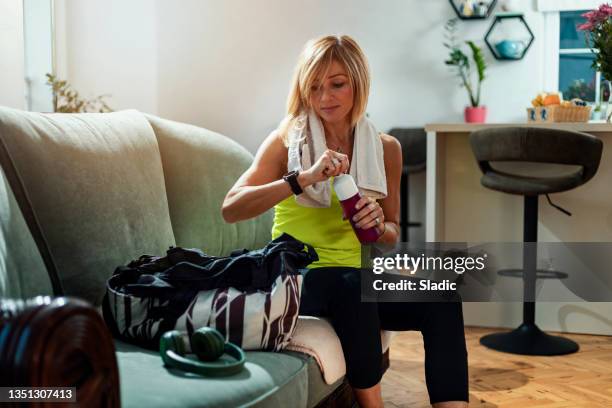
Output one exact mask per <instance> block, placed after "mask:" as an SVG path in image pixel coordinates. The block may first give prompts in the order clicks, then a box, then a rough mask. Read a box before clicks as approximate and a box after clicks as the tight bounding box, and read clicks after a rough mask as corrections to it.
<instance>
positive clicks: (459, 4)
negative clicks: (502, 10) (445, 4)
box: [449, 0, 497, 20]
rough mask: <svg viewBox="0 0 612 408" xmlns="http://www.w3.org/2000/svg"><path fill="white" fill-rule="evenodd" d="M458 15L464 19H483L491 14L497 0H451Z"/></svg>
mask: <svg viewBox="0 0 612 408" xmlns="http://www.w3.org/2000/svg"><path fill="white" fill-rule="evenodd" d="M449 2H450V4H451V6H452V7H453V10H455V13H457V17H459V18H460V19H462V20H482V19H485V18H488V17H489V15H491V11H492V10H493V8H494V7H495V3H497V0H449Z"/></svg>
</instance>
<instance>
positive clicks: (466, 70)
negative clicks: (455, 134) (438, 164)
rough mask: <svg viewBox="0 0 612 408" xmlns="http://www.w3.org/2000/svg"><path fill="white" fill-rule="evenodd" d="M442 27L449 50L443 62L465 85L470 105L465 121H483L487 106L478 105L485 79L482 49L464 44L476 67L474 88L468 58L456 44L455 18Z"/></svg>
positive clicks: (471, 44) (472, 44) (469, 43)
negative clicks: (451, 68) (476, 82)
mask: <svg viewBox="0 0 612 408" xmlns="http://www.w3.org/2000/svg"><path fill="white" fill-rule="evenodd" d="M444 28H445V31H446V33H445V38H446V42H445V43H444V46H445V47H446V48H448V49H449V50H450V54H449V58H448V59H447V60H446V61H444V63H445V64H446V65H449V66H451V67H453V68H454V70H455V71H456V74H457V76H458V77H459V79H460V80H461V86H463V87H465V89H466V90H467V93H468V96H469V98H470V106H467V107H466V108H465V112H464V117H465V121H466V122H468V123H484V122H485V120H486V117H487V107H486V106H481V105H480V89H481V85H482V81H484V79H485V70H486V68H487V65H486V63H485V60H484V57H483V54H482V49H481V48H480V47H478V46H477V45H476V44H474V43H473V42H472V41H466V44H467V45H468V46H469V47H470V50H471V51H472V60H473V62H474V66H475V67H476V74H477V78H478V84H477V85H476V89H474V85H473V81H472V76H473V74H472V66H471V65H470V60H469V58H468V56H467V55H466V54H465V53H464V52H463V51H462V50H461V47H460V46H459V44H457V37H456V32H457V19H455V18H454V19H451V20H449V21H448V22H447V23H446V25H445V26H444Z"/></svg>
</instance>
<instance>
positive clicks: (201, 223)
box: [147, 115, 272, 256]
mask: <svg viewBox="0 0 612 408" xmlns="http://www.w3.org/2000/svg"><path fill="white" fill-rule="evenodd" d="M147 118H148V119H149V122H150V123H151V126H152V127H153V130H154V131H155V135H156V136H157V140H158V142H159V148H160V151H161V157H162V163H163V166H164V176H165V178H166V191H167V193H168V205H169V207H170V217H171V219H172V228H173V230H174V236H175V238H176V243H177V245H179V246H182V247H188V248H200V249H202V250H204V252H206V253H208V254H210V255H215V256H224V255H228V254H229V252H231V251H232V250H234V249H236V248H248V249H255V248H261V247H263V246H265V244H266V243H267V242H269V241H270V239H271V234H270V231H271V228H272V210H270V211H268V212H266V213H264V214H262V215H261V216H259V217H257V218H255V219H251V220H247V221H243V222H238V223H236V224H227V223H226V222H225V221H224V220H223V218H222V216H221V206H222V204H223V199H224V198H225V195H226V194H227V192H228V191H229V189H230V188H231V187H232V185H233V184H234V183H235V182H236V180H237V179H238V178H239V177H240V175H241V174H242V173H243V172H244V171H245V170H246V169H247V168H248V167H249V165H250V164H251V162H252V161H253V156H252V155H251V154H250V153H249V152H248V151H247V150H246V149H245V148H244V147H242V146H240V145H239V144H238V143H236V142H234V141H233V140H231V139H229V138H227V137H225V136H222V135H219V134H217V133H214V132H211V131H210V130H206V129H203V128H199V127H196V126H192V125H187V124H184V123H178V122H173V121H170V120H166V119H161V118H158V117H155V116H151V115H147Z"/></svg>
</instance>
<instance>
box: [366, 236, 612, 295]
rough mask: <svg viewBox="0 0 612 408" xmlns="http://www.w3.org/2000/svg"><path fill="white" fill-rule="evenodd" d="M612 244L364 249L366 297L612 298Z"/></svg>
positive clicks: (406, 245) (426, 245)
mask: <svg viewBox="0 0 612 408" xmlns="http://www.w3.org/2000/svg"><path fill="white" fill-rule="evenodd" d="M610 265H612V243H611V242H538V243H535V242H528V243H523V242H485V243H465V242H459V243H457V242H455V243H450V242H431V243H399V244H396V245H393V246H391V245H384V244H375V245H371V246H364V247H362V268H361V298H362V301H365V302H369V301H376V302H381V301H382V302H406V301H409V302H410V301H434V302H437V301H445V300H449V301H457V300H462V301H466V302H534V301H538V302H542V301H544V302H546V301H549V302H582V301H586V302H612V272H610Z"/></svg>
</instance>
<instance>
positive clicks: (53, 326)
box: [0, 296, 120, 407]
mask: <svg viewBox="0 0 612 408" xmlns="http://www.w3.org/2000/svg"><path fill="white" fill-rule="evenodd" d="M0 385H2V386H5V387H6V386H29V387H76V397H77V403H78V404H79V405H80V406H85V407H87V406H103V407H118V406H119V405H120V398H119V372H118V369H117V360H116V357H115V347H114V345H113V340H112V337H111V335H110V333H109V331H108V329H107V328H106V326H105V324H104V321H103V320H102V318H101V317H100V315H99V314H98V313H97V312H96V310H95V309H94V308H93V307H91V306H90V305H89V304H88V303H86V302H84V301H82V300H78V299H73V298H66V297H58V298H51V297H48V296H39V297H36V298H33V299H29V300H27V301H22V300H0ZM51 404H52V403H51ZM37 406H39V405H37Z"/></svg>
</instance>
